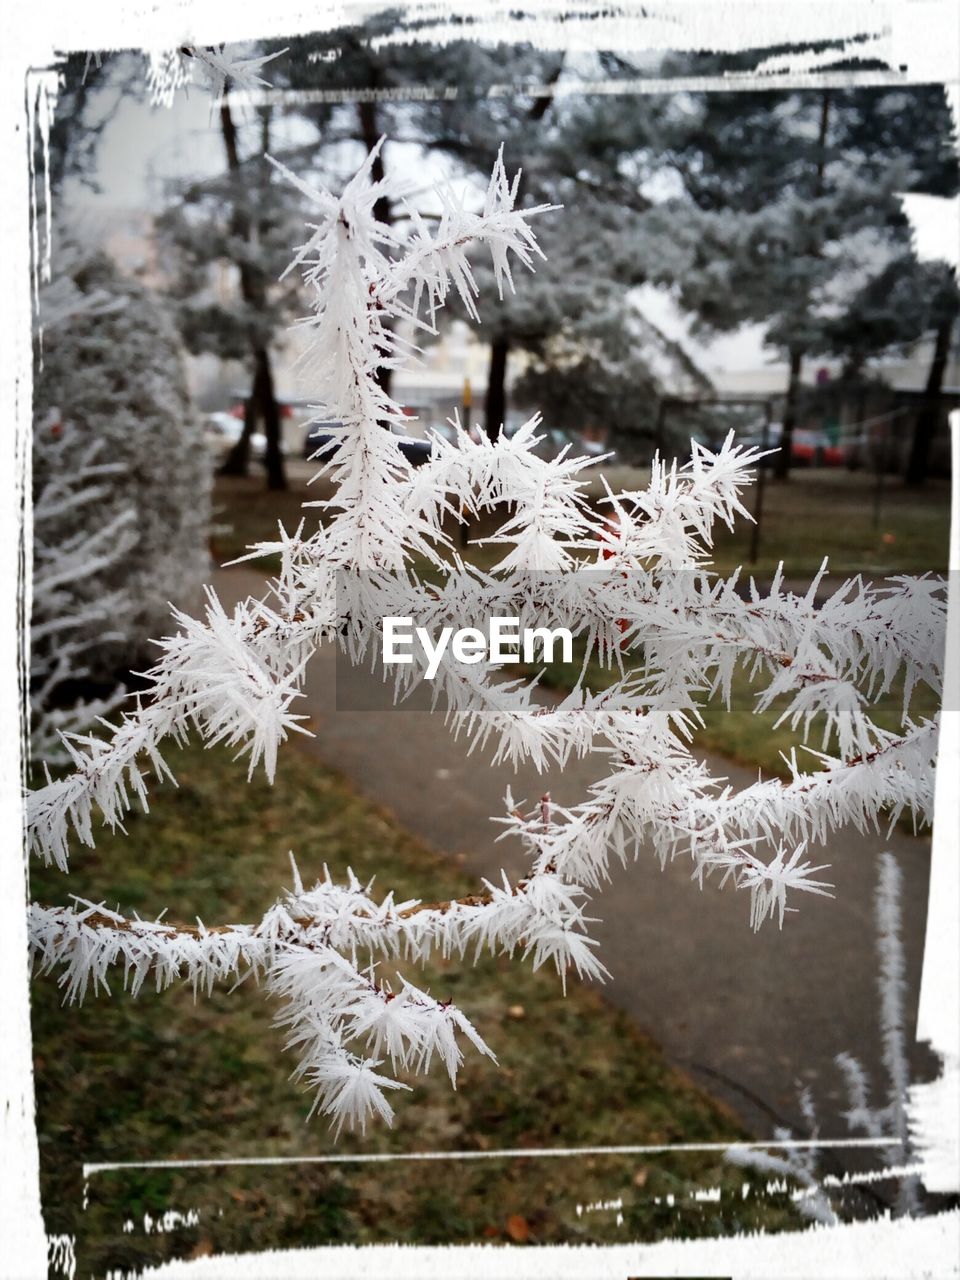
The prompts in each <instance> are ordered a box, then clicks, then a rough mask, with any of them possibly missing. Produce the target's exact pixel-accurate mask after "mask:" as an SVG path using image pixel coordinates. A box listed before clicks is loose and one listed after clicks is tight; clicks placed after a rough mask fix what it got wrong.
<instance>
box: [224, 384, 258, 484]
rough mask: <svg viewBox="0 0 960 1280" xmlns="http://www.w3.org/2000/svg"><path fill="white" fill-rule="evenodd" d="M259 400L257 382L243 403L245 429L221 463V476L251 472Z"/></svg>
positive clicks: (244, 474)
mask: <svg viewBox="0 0 960 1280" xmlns="http://www.w3.org/2000/svg"><path fill="white" fill-rule="evenodd" d="M257 409H258V402H257V396H256V383H254V388H253V390H252V391H251V393H250V395H248V396H247V398H246V400H245V401H244V404H243V430H242V431H241V433H240V438H239V440H238V441H237V443H236V444H235V445H234V446H233V447H232V448H231V450H230V452H229V453H228V454H227V456H226V457H225V458H224V460H223V462H222V463H221V465H220V468H219V472H218V474H219V475H221V476H246V475H249V474H250V442H251V439H252V437H253V431H254V428H255V427H256V425H257Z"/></svg>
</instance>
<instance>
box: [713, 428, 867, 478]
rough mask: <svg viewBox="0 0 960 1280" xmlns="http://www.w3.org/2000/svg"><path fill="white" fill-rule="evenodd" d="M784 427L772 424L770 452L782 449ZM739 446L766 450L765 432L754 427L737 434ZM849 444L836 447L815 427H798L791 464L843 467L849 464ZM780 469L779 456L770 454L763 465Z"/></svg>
mask: <svg viewBox="0 0 960 1280" xmlns="http://www.w3.org/2000/svg"><path fill="white" fill-rule="evenodd" d="M782 438H783V424H782V423H780V422H771V423H770V426H769V428H768V429H767V439H766V448H768V449H779V448H780V441H781V439H782ZM736 443H737V444H739V445H745V446H748V447H752V448H755V449H760V448H763V447H764V439H763V430H762V428H760V427H753V428H751V429H750V430H749V431H744V432H737V437H736ZM847 456H848V442H846V441H845V442H843V443H840V444H836V443H834V442H833V441H832V440H831V439H830V437H829V436H828V435H827V433H826V432H825V431H821V430H815V429H813V428H811V427H794V429H793V435H792V437H791V440H790V462H791V464H792V465H793V466H795V467H843V466H846V464H847ZM760 465H761V466H763V467H773V466H776V454H769V455H768V456H767V457H765V458H764V459H763V461H762V462H761V464H760Z"/></svg>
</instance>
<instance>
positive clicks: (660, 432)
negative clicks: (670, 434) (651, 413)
mask: <svg viewBox="0 0 960 1280" xmlns="http://www.w3.org/2000/svg"><path fill="white" fill-rule="evenodd" d="M666 425H667V397H666V396H663V397H662V399H661V400H660V406H659V408H658V409H657V437H656V439H657V453H659V455H660V460H661V461H663V439H664V431H665V428H666Z"/></svg>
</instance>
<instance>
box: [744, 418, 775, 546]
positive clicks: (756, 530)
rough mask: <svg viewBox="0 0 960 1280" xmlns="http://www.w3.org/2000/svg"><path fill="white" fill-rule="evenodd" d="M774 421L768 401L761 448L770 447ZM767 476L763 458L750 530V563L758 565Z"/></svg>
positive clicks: (759, 469)
mask: <svg viewBox="0 0 960 1280" xmlns="http://www.w3.org/2000/svg"><path fill="white" fill-rule="evenodd" d="M772 421H773V404H772V403H771V401H769V400H767V401H766V403H765V405H764V410H763V433H762V435H761V437H760V448H761V449H762V450H766V449H768V448H769V447H770V423H771V422H772ZM765 476H766V472H765V470H764V459H762V458H761V460H760V465H759V467H758V468H757V487H756V490H755V492H754V499H753V528H752V529H751V530H750V563H751V564H756V563H757V559H758V557H759V555H760V525H761V523H762V521H763V482H764V479H765Z"/></svg>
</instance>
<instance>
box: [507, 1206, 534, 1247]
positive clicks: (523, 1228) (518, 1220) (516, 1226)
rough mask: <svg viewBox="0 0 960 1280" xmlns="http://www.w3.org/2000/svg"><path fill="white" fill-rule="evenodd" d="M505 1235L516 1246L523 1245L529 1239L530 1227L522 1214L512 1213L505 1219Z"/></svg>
mask: <svg viewBox="0 0 960 1280" xmlns="http://www.w3.org/2000/svg"><path fill="white" fill-rule="evenodd" d="M507 1235H508V1236H509V1237H510V1239H511V1240H515V1241H516V1242H517V1244H523V1242H524V1241H525V1240H528V1239H529V1238H530V1225H529V1223H528V1222H527V1220H526V1218H524V1217H523V1215H522V1214H519V1213H512V1214H511V1215H510V1217H509V1218H508V1219H507Z"/></svg>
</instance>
